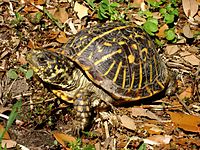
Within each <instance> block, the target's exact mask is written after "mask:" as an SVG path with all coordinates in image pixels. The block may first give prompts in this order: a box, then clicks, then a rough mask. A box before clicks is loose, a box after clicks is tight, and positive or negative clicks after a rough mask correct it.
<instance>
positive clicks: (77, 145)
mask: <svg viewBox="0 0 200 150" xmlns="http://www.w3.org/2000/svg"><path fill="white" fill-rule="evenodd" d="M69 147H70V148H71V149H72V150H95V147H94V146H93V145H83V146H82V142H81V139H80V138H78V139H77V140H76V142H71V143H69Z"/></svg>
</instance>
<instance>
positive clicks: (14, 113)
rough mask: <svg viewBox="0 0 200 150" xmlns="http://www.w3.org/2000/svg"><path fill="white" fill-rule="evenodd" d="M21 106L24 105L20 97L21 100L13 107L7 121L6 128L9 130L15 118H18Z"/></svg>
mask: <svg viewBox="0 0 200 150" xmlns="http://www.w3.org/2000/svg"><path fill="white" fill-rule="evenodd" d="M21 107H22V101H21V99H20V101H17V102H16V103H15V104H14V106H13V108H12V111H11V113H10V115H9V119H8V122H7V125H6V130H8V129H9V128H10V127H11V125H12V123H13V122H14V120H15V119H16V117H17V115H18V112H19V110H20V109H21Z"/></svg>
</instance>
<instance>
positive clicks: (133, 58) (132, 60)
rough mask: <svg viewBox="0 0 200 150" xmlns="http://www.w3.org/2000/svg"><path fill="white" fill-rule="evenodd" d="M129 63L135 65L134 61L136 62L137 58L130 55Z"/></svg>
mask: <svg viewBox="0 0 200 150" xmlns="http://www.w3.org/2000/svg"><path fill="white" fill-rule="evenodd" d="M128 61H129V63H130V64H132V63H134V61H135V56H133V55H132V54H130V55H129V56H128Z"/></svg>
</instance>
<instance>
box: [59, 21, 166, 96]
mask: <svg viewBox="0 0 200 150" xmlns="http://www.w3.org/2000/svg"><path fill="white" fill-rule="evenodd" d="M60 53H62V54H63V55H65V56H67V57H68V58H70V59H71V60H72V61H74V62H76V63H77V64H78V65H79V66H80V68H81V69H82V70H83V71H84V72H85V74H86V76H87V77H88V78H89V79H90V80H91V81H92V82H93V83H94V84H96V85H97V86H99V87H101V88H103V89H104V90H105V91H107V93H109V94H111V95H112V96H113V97H114V98H116V99H125V100H138V99H143V98H147V97H150V96H152V95H154V94H156V93H158V92H160V91H162V90H163V89H164V88H165V86H166V84H167V82H168V70H167V67H166V66H165V64H164V63H163V61H162V60H161V58H160V56H159V55H158V52H157V49H156V47H155V44H154V41H153V40H152V39H151V38H150V37H149V36H148V35H147V34H146V33H145V32H144V31H143V30H142V29H141V28H139V27H136V26H135V25H127V24H123V23H106V24H102V25H96V26H94V27H90V28H86V29H84V30H81V31H80V32H78V33H77V34H76V35H75V36H74V37H72V38H71V39H70V40H69V41H68V43H67V44H66V45H65V46H64V48H62V49H61V50H60Z"/></svg>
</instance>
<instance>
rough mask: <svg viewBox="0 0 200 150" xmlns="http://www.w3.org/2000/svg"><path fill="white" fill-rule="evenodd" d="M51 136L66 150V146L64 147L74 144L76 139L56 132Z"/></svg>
mask: <svg viewBox="0 0 200 150" xmlns="http://www.w3.org/2000/svg"><path fill="white" fill-rule="evenodd" d="M53 136H54V137H55V139H56V140H57V141H58V142H59V143H60V144H61V145H62V146H63V147H64V148H66V149H67V145H66V144H67V143H70V142H76V139H75V138H74V137H73V136H71V135H68V134H64V133H60V132H58V131H54V132H53Z"/></svg>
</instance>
